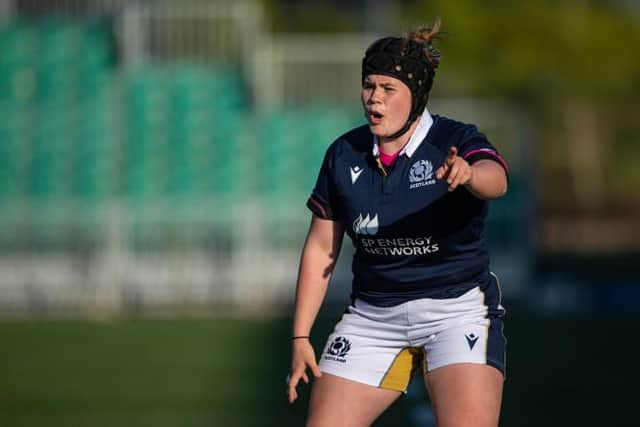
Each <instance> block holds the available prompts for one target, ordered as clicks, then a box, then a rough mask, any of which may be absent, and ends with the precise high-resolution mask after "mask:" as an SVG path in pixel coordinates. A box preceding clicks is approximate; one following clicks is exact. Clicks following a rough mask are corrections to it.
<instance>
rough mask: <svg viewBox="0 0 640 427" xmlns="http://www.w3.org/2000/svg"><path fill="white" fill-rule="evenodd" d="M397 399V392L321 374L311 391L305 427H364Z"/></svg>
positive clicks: (398, 394) (398, 393)
mask: <svg viewBox="0 0 640 427" xmlns="http://www.w3.org/2000/svg"><path fill="white" fill-rule="evenodd" d="M398 396H400V392H399V391H395V390H387V389H383V388H379V387H374V386H370V385H367V384H362V383H359V382H355V381H351V380H347V379H345V378H341V377H338V376H335V375H331V374H327V373H323V374H322V378H318V379H316V380H315V382H314V384H313V388H312V390H311V401H310V403H309V418H308V420H307V427H325V426H326V427H361V426H362V427H365V426H369V425H371V424H372V423H373V421H374V420H375V419H376V418H378V416H380V414H381V413H382V412H384V410H385V409H387V408H388V407H389V406H390V405H391V404H392V403H393V402H394V400H396V399H397V398H398Z"/></svg>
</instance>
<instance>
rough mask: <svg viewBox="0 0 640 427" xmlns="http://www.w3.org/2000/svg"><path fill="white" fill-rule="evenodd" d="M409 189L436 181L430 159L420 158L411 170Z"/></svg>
mask: <svg viewBox="0 0 640 427" xmlns="http://www.w3.org/2000/svg"><path fill="white" fill-rule="evenodd" d="M409 182H410V185H409V189H414V188H418V187H424V186H426V185H432V184H435V183H436V180H435V179H433V165H432V164H431V162H430V161H429V160H418V161H417V162H415V163H414V164H413V166H411V170H410V171H409Z"/></svg>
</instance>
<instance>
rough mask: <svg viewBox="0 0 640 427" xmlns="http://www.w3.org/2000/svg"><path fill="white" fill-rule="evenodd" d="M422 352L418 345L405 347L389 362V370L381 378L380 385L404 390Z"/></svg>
mask: <svg viewBox="0 0 640 427" xmlns="http://www.w3.org/2000/svg"><path fill="white" fill-rule="evenodd" d="M423 357H424V353H423V351H422V349H421V348H418V347H405V348H403V349H402V350H401V351H400V353H398V354H397V355H396V357H395V359H394V360H393V363H391V366H390V367H389V370H387V373H386V374H385V375H384V377H383V378H382V381H381V382H380V387H381V388H385V389H388V390H396V391H402V392H404V391H406V390H407V386H408V385H409V380H411V374H412V373H413V370H414V369H415V368H416V367H418V366H419V365H420V362H421V361H422V358H423Z"/></svg>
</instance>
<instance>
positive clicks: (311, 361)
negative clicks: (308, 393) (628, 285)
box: [287, 339, 322, 403]
mask: <svg viewBox="0 0 640 427" xmlns="http://www.w3.org/2000/svg"><path fill="white" fill-rule="evenodd" d="M291 353H292V355H291V356H292V357H291V373H290V374H289V375H288V376H287V395H288V397H289V403H293V402H295V400H296V399H297V398H298V392H297V391H296V387H297V385H298V382H300V379H302V381H304V382H305V383H306V384H309V376H308V375H307V368H308V369H309V370H310V371H311V373H312V374H313V376H314V377H316V378H320V377H321V376H322V373H321V372H320V368H318V364H317V363H316V355H315V352H314V351H313V347H312V346H311V343H310V342H309V340H308V339H298V340H293V348H292V351H291Z"/></svg>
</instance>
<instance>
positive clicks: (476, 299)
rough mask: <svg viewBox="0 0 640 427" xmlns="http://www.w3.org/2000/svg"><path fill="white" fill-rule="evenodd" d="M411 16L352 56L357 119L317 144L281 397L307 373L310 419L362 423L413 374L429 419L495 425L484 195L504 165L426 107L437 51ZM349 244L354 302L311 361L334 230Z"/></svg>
mask: <svg viewBox="0 0 640 427" xmlns="http://www.w3.org/2000/svg"><path fill="white" fill-rule="evenodd" d="M438 31H439V22H436V24H435V25H434V26H433V28H421V29H419V30H417V31H415V32H412V33H411V34H409V35H408V37H386V38H382V39H379V40H377V41H375V42H374V43H373V44H372V45H371V46H370V47H369V48H368V49H367V51H366V53H365V56H364V59H363V61H362V105H363V107H364V112H365V116H366V118H367V121H368V124H367V125H364V126H362V127H359V128H356V129H353V130H351V131H349V132H347V133H346V134H344V135H343V136H341V137H340V138H338V139H337V140H336V141H335V142H334V143H333V144H332V145H331V146H330V147H329V149H328V150H327V153H326V155H325V158H324V161H323V164H322V167H321V170H320V174H319V177H318V180H317V182H316V185H315V188H314V190H313V193H312V195H311V197H310V198H309V201H308V202H307V206H308V207H309V209H310V210H311V211H312V213H313V216H312V220H311V226H310V229H309V232H308V235H307V239H306V242H305V244H304V249H303V251H302V257H301V262H300V271H299V277H298V283H297V291H296V304H295V312H294V321H293V337H292V338H293V349H292V362H291V372H290V375H289V377H288V391H287V392H288V397H289V401H290V402H293V401H295V400H296V398H297V393H296V386H297V385H298V383H299V381H300V380H301V379H302V380H303V381H304V382H307V383H308V382H309V375H308V373H307V370H309V371H310V372H311V373H312V374H313V376H314V377H316V379H315V381H314V384H313V388H312V392H311V400H310V407H309V416H308V420H307V426H312V427H317V426H368V425H370V424H371V423H372V422H373V421H374V420H375V419H376V418H377V417H378V416H379V415H380V414H381V413H382V412H383V411H384V410H385V409H386V408H387V407H389V405H391V403H392V402H393V401H394V400H396V399H397V398H398V396H400V395H401V393H403V392H406V389H407V385H408V383H409V380H410V378H411V376H412V374H413V373H414V372H419V373H420V374H421V375H422V376H423V377H424V381H425V384H426V387H427V390H428V393H429V395H430V398H431V401H432V404H433V409H434V412H435V416H436V423H437V425H438V426H439V427H449V426H456V427H457V426H474V427H483V426H497V425H498V418H499V413H500V405H501V398H502V385H503V379H504V366H505V339H504V336H503V334H502V316H503V314H504V309H503V308H502V306H501V305H500V298H501V296H500V291H499V285H498V281H497V277H496V276H495V275H494V274H493V273H492V272H491V271H490V270H489V256H488V252H487V245H486V242H485V239H484V220H485V217H486V215H487V204H488V201H489V200H491V199H495V198H497V197H500V196H502V195H503V194H504V193H505V192H506V189H507V165H506V163H505V162H504V160H503V159H502V158H501V157H500V155H499V154H498V152H497V151H496V149H495V148H494V147H493V146H492V145H491V144H490V143H489V142H488V141H487V138H486V137H485V136H484V135H483V134H482V133H480V132H478V130H477V129H476V127H475V126H472V125H468V124H464V123H461V122H458V121H455V120H452V119H448V118H445V117H442V116H438V115H432V114H431V113H430V112H429V111H428V110H427V108H426V104H427V99H428V96H429V91H430V89H431V87H432V84H433V78H434V75H435V70H436V68H437V66H438V63H439V61H440V54H439V52H438V51H437V50H436V49H435V48H434V47H433V46H432V41H433V40H434V37H435V36H436V34H437V33H438ZM345 232H346V233H347V234H348V235H349V237H350V238H351V239H352V240H353V244H354V246H355V248H356V251H355V254H354V257H353V267H352V270H353V292H352V301H351V304H350V305H349V307H348V309H347V311H346V312H345V314H344V315H343V317H342V319H341V320H340V322H338V324H337V325H336V326H335V330H334V332H333V333H332V334H331V335H330V336H329V338H328V340H327V344H326V346H325V348H324V350H323V352H322V353H321V355H320V361H319V364H318V363H316V357H315V353H314V350H313V348H312V346H311V344H310V342H309V338H308V337H309V334H310V331H311V327H312V325H313V323H314V321H315V318H316V315H317V313H318V310H319V308H320V306H321V304H322V301H323V299H324V296H325V293H326V290H327V285H328V283H329V279H330V276H331V273H332V270H333V267H334V265H335V263H336V260H337V258H338V254H339V252H340V248H341V246H342V239H343V235H344V233H345Z"/></svg>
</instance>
